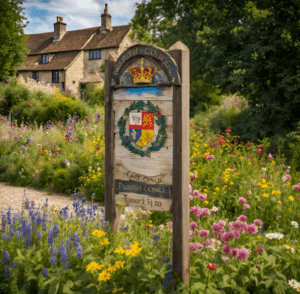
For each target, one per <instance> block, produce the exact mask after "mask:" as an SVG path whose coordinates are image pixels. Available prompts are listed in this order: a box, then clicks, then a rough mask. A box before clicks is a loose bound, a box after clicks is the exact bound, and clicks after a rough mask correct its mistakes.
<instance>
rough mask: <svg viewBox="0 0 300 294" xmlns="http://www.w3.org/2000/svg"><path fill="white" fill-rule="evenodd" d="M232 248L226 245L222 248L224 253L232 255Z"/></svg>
mask: <svg viewBox="0 0 300 294" xmlns="http://www.w3.org/2000/svg"><path fill="white" fill-rule="evenodd" d="M231 250H232V249H231V247H230V246H229V245H225V246H224V247H223V248H222V252H224V253H227V254H228V253H230V252H231Z"/></svg>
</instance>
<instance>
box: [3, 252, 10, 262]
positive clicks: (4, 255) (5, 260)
mask: <svg viewBox="0 0 300 294" xmlns="http://www.w3.org/2000/svg"><path fill="white" fill-rule="evenodd" d="M8 262H9V253H8V251H7V250H4V251H3V264H8Z"/></svg>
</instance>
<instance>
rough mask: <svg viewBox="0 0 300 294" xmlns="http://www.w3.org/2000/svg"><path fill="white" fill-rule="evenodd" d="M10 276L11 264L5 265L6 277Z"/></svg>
mask: <svg viewBox="0 0 300 294" xmlns="http://www.w3.org/2000/svg"><path fill="white" fill-rule="evenodd" d="M9 276H10V270H9V266H8V265H7V266H6V267H4V279H8V278H9Z"/></svg>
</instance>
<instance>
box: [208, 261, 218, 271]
mask: <svg viewBox="0 0 300 294" xmlns="http://www.w3.org/2000/svg"><path fill="white" fill-rule="evenodd" d="M206 267H207V268H208V269H209V270H215V269H216V268H217V265H216V264H214V263H212V264H208V265H207V266H206Z"/></svg>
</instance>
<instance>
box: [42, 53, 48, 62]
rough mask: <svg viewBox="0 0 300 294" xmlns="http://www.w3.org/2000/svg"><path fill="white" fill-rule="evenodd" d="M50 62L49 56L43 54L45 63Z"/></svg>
mask: <svg viewBox="0 0 300 294" xmlns="http://www.w3.org/2000/svg"><path fill="white" fill-rule="evenodd" d="M48 62H49V54H43V63H48Z"/></svg>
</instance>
